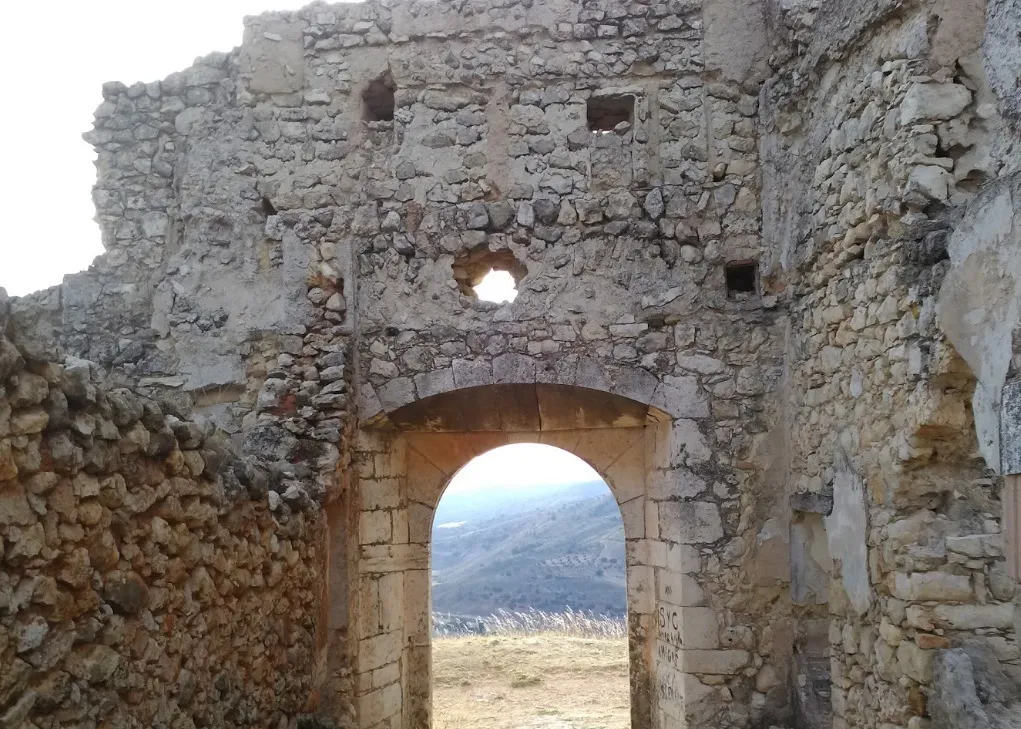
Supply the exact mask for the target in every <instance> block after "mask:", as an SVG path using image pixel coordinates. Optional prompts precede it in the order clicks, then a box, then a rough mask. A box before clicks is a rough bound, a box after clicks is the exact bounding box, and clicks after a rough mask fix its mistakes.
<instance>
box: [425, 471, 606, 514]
mask: <svg viewBox="0 0 1021 729" xmlns="http://www.w3.org/2000/svg"><path fill="white" fill-rule="evenodd" d="M607 493H609V491H608V489H607V488H606V484H604V483H603V482H602V481H589V482H586V483H574V484H566V485H563V486H507V487H504V488H486V489H480V490H478V491H472V492H468V493H458V492H448V493H446V494H444V495H443V498H442V499H440V505H439V506H438V507H437V508H436V519H435V521H434V523H435V524H447V523H450V522H456V521H484V520H486V519H490V518H493V517H498V516H499V517H507V516H511V515H514V514H522V513H525V512H527V511H536V510H540V509H553V508H555V507H557V506H562V505H564V504H567V503H570V502H572V501H580V500H582V499H588V498H594V497H599V496H604V495H606V494H607Z"/></svg>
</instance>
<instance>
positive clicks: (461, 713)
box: [432, 634, 631, 729]
mask: <svg viewBox="0 0 1021 729" xmlns="http://www.w3.org/2000/svg"><path fill="white" fill-rule="evenodd" d="M433 681H434V683H433V723H432V725H433V727H434V729H628V727H630V724H631V720H630V709H629V695H628V659H627V641H626V639H624V638H623V637H619V638H577V637H570V636H564V635H550V634H538V635H511V636H492V635H489V636H466V637H442V638H434V639H433Z"/></svg>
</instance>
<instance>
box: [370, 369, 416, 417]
mask: <svg viewBox="0 0 1021 729" xmlns="http://www.w3.org/2000/svg"><path fill="white" fill-rule="evenodd" d="M376 395H377V396H378V397H379V402H380V404H381V405H382V406H383V410H384V411H385V412H393V411H394V410H396V409H398V408H400V407H403V406H405V405H408V404H410V403H412V402H414V401H415V399H416V398H415V385H414V383H413V382H412V381H411V380H410V379H409V378H407V377H398V378H397V379H394V380H390V381H389V382H387V383H386V384H385V385H383V386H381V387H379V388H377V390H376Z"/></svg>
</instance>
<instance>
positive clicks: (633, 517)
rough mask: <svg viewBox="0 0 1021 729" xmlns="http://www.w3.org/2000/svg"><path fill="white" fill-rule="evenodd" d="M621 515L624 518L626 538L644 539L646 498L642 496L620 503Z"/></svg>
mask: <svg viewBox="0 0 1021 729" xmlns="http://www.w3.org/2000/svg"><path fill="white" fill-rule="evenodd" d="M620 515H621V517H622V518H623V520H624V538H625V539H644V538H645V536H646V534H645V499H644V498H642V497H641V496H639V497H636V498H634V499H631V500H630V501H626V502H624V503H623V504H621V505H620Z"/></svg>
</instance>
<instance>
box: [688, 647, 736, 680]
mask: <svg viewBox="0 0 1021 729" xmlns="http://www.w3.org/2000/svg"><path fill="white" fill-rule="evenodd" d="M678 653H679V658H680V666H681V670H682V671H685V672H686V673H711V674H720V675H733V674H735V673H738V672H739V671H740V670H741V669H742V668H744V667H745V666H747V665H748V663H749V661H751V654H750V653H749V652H748V651H745V650H723V651H717V650H699V649H687V648H684V649H681V650H680V651H678Z"/></svg>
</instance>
